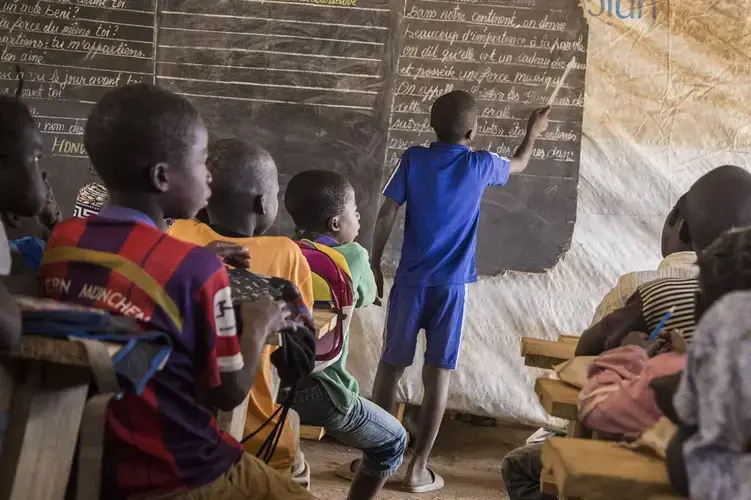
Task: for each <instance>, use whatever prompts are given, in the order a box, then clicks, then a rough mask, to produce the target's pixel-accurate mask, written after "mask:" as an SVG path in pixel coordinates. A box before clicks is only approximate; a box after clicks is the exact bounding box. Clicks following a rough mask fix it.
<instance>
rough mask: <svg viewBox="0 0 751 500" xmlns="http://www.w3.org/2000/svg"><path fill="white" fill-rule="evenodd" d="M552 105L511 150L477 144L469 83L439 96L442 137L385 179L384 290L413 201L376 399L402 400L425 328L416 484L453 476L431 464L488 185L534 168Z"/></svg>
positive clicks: (384, 403)
mask: <svg viewBox="0 0 751 500" xmlns="http://www.w3.org/2000/svg"><path fill="white" fill-rule="evenodd" d="M548 112H549V108H543V109H538V110H536V111H535V112H534V113H533V114H532V116H531V118H530V121H529V125H528V128H527V135H526V136H525V137H524V140H523V141H522V144H521V145H520V146H519V148H518V150H517V152H516V154H515V155H514V157H513V158H512V159H511V160H507V159H506V158H502V157H500V156H498V155H496V154H494V153H490V152H488V151H471V150H470V149H469V144H470V143H471V142H472V140H473V139H474V137H475V135H476V132H477V107H476V104H475V100H474V98H473V97H472V96H471V95H470V94H468V93H467V92H464V91H461V90H457V91H453V92H449V93H448V94H445V95H442V96H441V97H439V98H438V99H437V100H436V101H435V103H433V106H432V108H431V110H430V125H431V127H433V129H434V130H435V132H436V136H437V138H438V142H434V143H433V144H431V145H430V147H428V148H424V147H412V148H409V149H408V150H407V151H405V152H404V154H403V155H402V158H401V160H400V162H399V164H398V165H397V166H396V168H395V169H394V171H393V172H392V174H391V176H390V177H389V179H388V181H387V182H386V186H385V188H384V189H383V194H384V195H385V196H386V199H385V201H384V202H383V204H382V205H381V209H380V211H379V213H378V221H377V222H376V228H375V233H374V237H373V255H372V266H373V273H374V275H375V279H376V283H377V287H378V296H379V298H380V297H381V296H382V295H383V272H382V270H381V260H382V258H383V251H384V249H385V248H386V243H387V241H388V238H389V235H390V234H391V230H392V228H393V225H394V221H395V220H396V216H397V214H398V212H399V208H400V207H401V206H402V205H403V204H405V203H406V204H407V212H406V218H405V224H404V243H403V244H402V252H401V259H400V261H399V267H398V269H397V271H396V277H395V279H394V287H393V288H392V289H391V293H390V295H389V303H388V316H387V320H386V332H385V336H384V347H383V354H382V356H381V363H380V364H379V367H378V373H377V374H376V382H375V386H374V388H373V394H374V399H375V401H376V402H377V403H378V404H379V405H380V406H381V407H382V408H385V409H386V410H388V411H393V410H394V405H395V397H396V388H397V383H398V381H399V378H400V377H401V375H402V373H403V372H404V369H405V367H407V366H409V365H411V364H412V363H413V361H414V357H415V348H416V346H417V335H418V333H419V332H420V331H421V330H423V329H424V330H425V337H426V339H427V349H426V351H425V367H424V369H423V382H424V384H425V398H424V401H423V406H422V410H421V415H420V421H421V422H423V423H425V424H426V425H424V426H423V428H421V429H420V436H419V437H418V439H417V445H416V448H415V451H416V452H415V455H414V457H413V458H412V462H411V464H410V467H409V469H408V470H407V474H406V477H405V479H404V482H403V484H402V486H403V487H404V488H405V489H406V490H407V491H410V492H413V493H425V492H428V491H436V490H439V489H441V488H442V487H443V479H442V478H441V477H440V476H438V475H437V474H435V472H433V471H431V470H429V469H428V467H427V463H428V455H429V454H430V450H431V448H432V446H433V442H434V440H435V437H436V435H437V434H438V429H439V427H440V424H441V420H442V418H443V413H444V410H445V408H446V399H447V397H448V387H449V374H450V370H454V369H455V368H456V366H457V362H458V357H459V348H460V346H461V337H462V328H463V323H464V302H465V297H466V285H467V283H472V282H474V281H476V280H477V271H476V267H475V250H476V246H477V227H478V223H479V220H480V204H481V202H482V194H483V191H484V190H485V188H486V187H488V186H502V185H504V184H506V183H507V182H508V180H509V176H510V174H511V173H518V172H521V171H522V170H524V169H525V168H526V166H527V164H528V163H529V160H530V159H531V157H532V146H533V144H534V140H535V137H536V136H537V135H538V134H539V133H541V132H542V131H543V130H544V129H545V127H547V115H548Z"/></svg>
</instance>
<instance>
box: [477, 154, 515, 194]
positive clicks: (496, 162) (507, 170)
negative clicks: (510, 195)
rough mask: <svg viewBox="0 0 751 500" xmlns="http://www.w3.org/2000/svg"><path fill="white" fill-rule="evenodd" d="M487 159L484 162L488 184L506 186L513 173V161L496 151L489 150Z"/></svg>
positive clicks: (484, 171) (486, 182)
mask: <svg viewBox="0 0 751 500" xmlns="http://www.w3.org/2000/svg"><path fill="white" fill-rule="evenodd" d="M487 153H488V156H487V157H486V158H487V161H485V162H483V163H484V165H483V173H484V174H485V176H484V177H485V185H486V186H505V185H506V183H507V182H508V179H509V176H510V175H511V162H510V161H509V160H508V159H507V158H504V157H503V156H499V155H497V154H495V153H491V152H490V151H487Z"/></svg>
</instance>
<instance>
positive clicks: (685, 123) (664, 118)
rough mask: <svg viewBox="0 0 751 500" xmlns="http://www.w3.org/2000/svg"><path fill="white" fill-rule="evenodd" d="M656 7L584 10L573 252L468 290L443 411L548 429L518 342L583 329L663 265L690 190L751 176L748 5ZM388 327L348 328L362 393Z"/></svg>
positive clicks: (378, 321)
mask: <svg viewBox="0 0 751 500" xmlns="http://www.w3.org/2000/svg"><path fill="white" fill-rule="evenodd" d="M538 1H539V0H538ZM649 1H650V0H646V1H645V2H644V3H649ZM657 1H658V4H657V5H656V18H653V16H652V12H651V4H650V5H649V6H648V5H644V8H643V17H642V18H641V19H619V18H618V17H616V12H615V7H616V6H617V4H621V5H620V10H619V12H620V13H622V14H623V13H628V11H629V5H630V0H621V1H620V2H618V1H616V0H602V2H601V1H600V0H586V1H585V2H583V9H584V12H585V15H586V16H587V18H588V22H589V26H590V31H589V51H588V57H587V80H586V100H585V109H584V125H583V138H582V154H581V169H580V177H579V191H578V193H579V194H578V196H579V199H578V213H577V218H576V226H575V229H574V235H573V242H572V244H571V249H570V250H569V251H568V252H567V253H566V254H565V255H564V256H563V258H562V259H561V260H560V261H559V263H558V264H557V265H556V266H555V268H554V269H552V270H550V271H549V272H548V273H545V274H524V273H509V274H507V275H505V276H498V277H494V278H481V279H480V281H479V282H478V283H477V284H475V285H472V286H470V288H469V293H468V295H469V298H468V303H467V311H466V320H465V329H464V337H463V345H462V351H461V357H460V367H459V370H458V371H457V372H456V374H455V375H454V378H453V380H452V385H451V392H450V395H449V408H452V409H456V410H461V411H466V412H471V413H475V414H482V415H491V416H495V417H501V418H507V419H514V420H520V421H524V422H541V421H543V420H545V418H546V416H545V412H544V411H543V410H542V409H541V408H540V407H539V405H538V403H537V398H536V396H535V395H534V392H533V390H532V387H533V383H534V380H535V378H536V377H537V376H538V375H539V374H540V372H539V371H537V370H533V369H530V368H527V367H525V366H524V363H523V359H522V358H521V357H520V339H521V337H523V336H537V337H540V338H554V337H556V336H557V335H558V334H559V333H577V332H580V331H581V330H582V329H583V328H584V327H585V326H586V325H587V324H588V323H589V321H590V319H591V316H592V314H593V312H594V308H595V306H596V304H597V303H598V302H599V300H600V299H601V298H602V296H603V295H604V294H605V293H606V292H607V291H608V290H609V288H610V287H611V286H612V285H613V284H614V283H615V281H616V279H617V278H618V276H619V275H621V274H623V273H625V272H628V271H633V270H642V269H652V268H654V267H655V266H656V265H657V263H658V262H659V259H660V255H659V250H660V249H659V234H660V231H661V228H662V224H663V221H664V219H665V216H666V215H667V213H668V212H669V210H670V208H671V207H672V205H673V204H674V203H675V201H676V200H677V198H678V197H679V196H680V195H681V194H682V193H683V192H685V190H686V189H687V188H688V187H689V186H690V185H691V183H692V182H693V181H695V180H696V179H697V178H698V177H699V176H701V175H702V174H703V173H705V172H707V171H708V170H710V169H712V168H714V167H716V166H719V165H722V164H727V163H730V164H736V165H740V166H743V167H745V168H749V167H751V120H750V119H749V118H750V116H751V12H750V11H749V9H751V3H750V2H749V0H746V1H741V0H735V1H729V2H719V1H717V0H670V1H668V0H663V1H662V2H659V0H657ZM634 2H635V3H636V4H638V3H639V2H640V0H634ZM603 4H604V12H602V13H601V14H600V15H597V16H595V15H592V13H595V14H596V13H599V12H600V11H601V10H603V9H602V7H603ZM608 4H611V6H612V10H611V12H610V13H608V12H607V9H608ZM634 17H636V16H634ZM509 244H513V243H511V242H510V243H509ZM384 316H385V311H384V309H383V308H379V307H369V308H366V309H361V310H359V312H358V313H357V314H356V315H355V319H354V321H353V326H352V347H351V351H350V358H349V368H350V369H351V371H352V373H353V374H354V375H355V376H356V377H357V379H358V380H359V381H360V383H361V385H362V389H361V390H362V391H363V393H364V394H365V395H369V394H370V391H371V388H372V384H373V379H374V377H375V372H376V367H377V364H378V360H379V357H380V352H381V344H382V342H381V336H382V329H383V321H384ZM420 349H421V348H420V347H418V352H421V351H420ZM418 358H419V356H418ZM421 361H422V360H421V358H420V359H417V360H416V363H415V365H413V366H412V367H411V368H410V369H409V370H408V371H407V374H406V375H405V377H404V380H403V381H402V384H401V387H400V393H399V396H400V398H401V399H402V400H404V401H409V402H411V403H419V402H420V400H421V398H422V392H421V387H420V386H421V383H420V368H421V366H422V364H421Z"/></svg>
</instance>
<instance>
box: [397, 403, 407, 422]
mask: <svg viewBox="0 0 751 500" xmlns="http://www.w3.org/2000/svg"><path fill="white" fill-rule="evenodd" d="M406 406H407V405H406V404H405V403H396V413H394V417H395V418H396V419H397V420H398V421H399V422H400V423H402V422H403V421H404V408H405V407H406Z"/></svg>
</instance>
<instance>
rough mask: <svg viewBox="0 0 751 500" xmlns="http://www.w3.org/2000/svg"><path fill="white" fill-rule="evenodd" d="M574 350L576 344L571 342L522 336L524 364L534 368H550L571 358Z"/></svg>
mask: <svg viewBox="0 0 751 500" xmlns="http://www.w3.org/2000/svg"><path fill="white" fill-rule="evenodd" d="M575 351H576V345H575V344H573V343H571V342H558V341H555V340H542V339H535V338H531V337H524V338H522V356H524V364H525V365H527V366H533V367H535V368H547V369H551V368H553V367H554V366H555V365H557V364H558V363H562V362H564V361H566V360H569V359H571V358H573V357H574V352H575Z"/></svg>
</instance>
